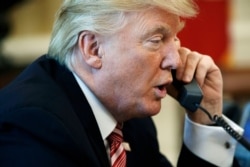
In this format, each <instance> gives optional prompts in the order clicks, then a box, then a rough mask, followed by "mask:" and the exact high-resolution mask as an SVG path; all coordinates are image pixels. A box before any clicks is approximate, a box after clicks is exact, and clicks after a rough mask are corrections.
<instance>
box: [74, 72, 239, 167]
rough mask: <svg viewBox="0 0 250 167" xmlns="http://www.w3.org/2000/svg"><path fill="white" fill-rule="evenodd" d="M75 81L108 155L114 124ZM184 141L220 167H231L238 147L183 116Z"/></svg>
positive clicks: (223, 135)
mask: <svg viewBox="0 0 250 167" xmlns="http://www.w3.org/2000/svg"><path fill="white" fill-rule="evenodd" d="M73 74H74V73H73ZM74 77H75V79H76V81H77V83H78V84H79V86H80V88H81V90H82V91H83V93H84V94H85V96H86V98H87V100H88V102H89V104H90V106H91V109H92V111H93V113H94V116H95V118H96V121H97V124H98V126H99V129H100V132H101V135H102V139H103V141H104V144H105V146H106V148H107V151H108V150H109V148H108V146H107V141H106V138H107V137H108V135H109V134H110V133H111V132H112V131H113V129H114V128H115V126H116V124H117V121H116V120H115V119H114V117H113V116H112V115H111V114H110V112H108V110H107V109H106V108H105V107H104V106H103V105H102V104H101V102H100V101H99V100H98V99H97V98H96V96H95V95H94V94H93V93H92V92H91V91H90V89H89V88H88V87H87V86H86V84H85V83H84V82H83V81H82V80H81V79H80V78H79V77H78V76H77V75H76V74H74ZM224 118H225V119H226V120H227V122H228V123H229V124H230V125H231V126H232V127H233V128H234V129H236V131H237V132H238V133H240V134H242V133H243V129H242V128H241V127H240V126H238V125H236V124H235V123H233V122H232V121H231V120H229V119H227V118H226V117H225V116H224ZM183 137H184V143H185V145H186V146H187V147H188V148H189V150H191V152H193V153H194V154H195V155H197V156H198V157H200V158H202V159H204V160H206V161H208V162H211V163H212V164H214V165H216V166H220V167H230V166H231V165H232V160H233V157H234V153H235V148H236V144H237V143H236V141H235V140H234V139H233V138H232V137H231V136H230V135H229V134H228V133H227V132H226V131H225V130H224V129H223V128H221V127H215V126H205V125H201V124H197V123H195V122H192V121H191V120H190V119H189V118H188V117H187V116H186V118H185V128H184V135H183Z"/></svg>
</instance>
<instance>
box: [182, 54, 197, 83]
mask: <svg viewBox="0 0 250 167" xmlns="http://www.w3.org/2000/svg"><path fill="white" fill-rule="evenodd" d="M201 60H202V55H201V54H199V53H198V52H190V53H189V54H188V55H187V58H186V62H185V66H184V72H183V76H182V80H183V81H185V82H190V81H191V80H192V79H193V78H194V75H195V72H196V71H197V68H198V66H199V65H200V61H201Z"/></svg>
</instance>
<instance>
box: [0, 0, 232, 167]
mask: <svg viewBox="0 0 250 167" xmlns="http://www.w3.org/2000/svg"><path fill="white" fill-rule="evenodd" d="M195 14H196V10H195V5H194V4H193V3H192V1H170V0H165V1H163V0H162V1H160V0H159V1H145V0H137V1H134V0H133V1H132V0H131V1H130V0H127V1H121V0H105V1H104V0H98V1H88V0H68V1H65V2H64V3H63V5H62V7H61V8H60V10H59V13H58V18H57V20H56V22H55V26H54V29H53V34H52V39H51V43H50V46H49V51H48V54H47V55H45V56H42V57H41V58H39V59H38V60H36V61H35V62H34V63H32V64H31V65H30V66H29V67H28V68H27V69H26V70H25V71H24V72H23V73H22V74H21V75H20V76H19V77H17V79H16V80H15V81H13V82H12V83H11V84H10V85H9V86H7V87H6V88H5V89H3V90H2V91H1V92H0V155H1V156H0V165H1V166H12V167H13V166H26V167H27V166H91V167H93V166H95V167H97V166H111V165H112V164H113V162H116V160H117V159H119V158H113V157H110V156H109V154H110V153H112V152H113V149H112V147H113V146H112V145H111V144H109V135H110V134H111V133H112V131H113V130H114V129H116V127H118V126H119V128H120V127H122V132H123V136H124V139H123V140H124V142H125V144H124V143H123V144H122V145H119V146H120V148H121V151H120V153H122V154H120V155H122V157H123V158H122V160H121V161H119V162H118V163H120V164H123V166H128V167H130V166H152V167H156V166H171V165H174V166H175V165H176V164H170V163H169V161H168V160H167V159H166V158H165V157H164V156H163V155H162V154H161V153H160V152H159V146H158V143H157V138H156V129H155V127H154V124H153V122H152V120H151V118H150V116H153V115H155V114H157V113H158V112H159V111H160V108H161V99H162V98H164V97H165V96H166V95H167V94H168V93H169V95H171V96H173V97H175V93H174V92H176V91H178V90H174V88H173V87H172V85H171V84H172V81H173V77H172V73H171V71H172V70H174V69H175V70H176V78H177V79H178V80H181V81H183V82H186V83H189V82H191V80H192V79H193V78H196V80H197V82H198V83H199V85H200V87H201V89H202V91H203V93H204V97H203V99H202V102H201V105H202V106H203V107H205V108H206V109H207V110H208V111H209V112H210V113H211V114H212V115H215V114H217V115H221V114H222V113H221V112H222V77H221V73H220V70H219V68H218V67H217V66H216V65H215V64H214V62H213V60H212V59H211V58H210V57H209V56H206V55H202V54H199V53H197V52H192V51H190V50H189V49H187V48H185V47H182V46H180V41H179V39H178V38H177V34H178V32H179V31H180V30H181V29H182V27H183V21H182V19H183V18H188V17H192V16H194V15H195ZM194 35H195V34H194ZM169 112H171V111H169ZM117 123H118V124H119V125H117ZM185 124H186V126H185V133H184V143H183V148H182V151H181V153H180V158H179V162H178V166H197V165H198V166H231V165H233V154H234V150H235V148H234V147H235V141H234V140H233V139H232V138H231V137H230V136H229V135H228V134H227V133H226V132H225V131H224V130H223V129H222V128H219V127H215V126H210V125H212V124H213V122H212V121H211V120H210V119H209V118H208V117H207V115H206V114H203V113H202V112H201V111H197V112H194V113H192V112H190V111H187V117H186V123H185ZM116 130H117V129H116ZM119 133H121V132H120V131H119ZM120 135H121V136H122V134H120ZM225 143H227V145H228V147H225V145H224V144H225ZM124 145H125V146H124ZM124 150H126V153H125V154H124ZM112 166H113V165H112Z"/></svg>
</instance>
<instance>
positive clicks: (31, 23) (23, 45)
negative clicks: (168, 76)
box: [0, 0, 250, 164]
mask: <svg viewBox="0 0 250 167" xmlns="http://www.w3.org/2000/svg"><path fill="white" fill-rule="evenodd" d="M61 1H62V0H52V1H51V0H23V1H18V0H17V1H16V2H15V1H14V0H9V1H8V2H9V3H13V5H10V4H9V6H8V8H7V7H5V8H4V7H3V5H2V7H1V10H2V11H1V17H0V19H1V23H3V26H4V27H5V28H1V29H0V30H1V34H4V35H1V36H0V37H1V39H0V87H3V86H4V85H6V84H7V83H9V82H10V81H11V80H12V79H13V78H14V77H15V76H16V75H17V74H18V73H19V72H20V71H21V70H22V69H23V68H24V67H25V66H27V65H28V64H29V63H31V62H32V61H33V60H34V59H36V58H37V57H38V56H40V55H42V54H44V53H46V52H47V48H48V44H49V40H50V33H51V29H52V23H53V20H54V17H55V12H56V10H57V8H58V7H59V5H60V3H61ZM17 2H18V3H17ZM197 3H198V5H199V6H200V15H199V16H198V17H197V18H196V19H195V20H189V21H187V24H186V28H185V29H184V31H183V32H182V33H181V34H180V38H181V40H182V44H183V45H185V46H188V47H190V48H191V49H194V50H197V51H200V52H202V53H206V54H210V55H211V56H213V58H214V60H215V61H216V63H217V64H218V65H219V66H220V67H221V69H222V72H223V78H224V94H225V103H226V102H227V101H229V102H232V103H231V104H234V106H235V105H236V106H237V107H239V108H241V107H242V106H244V104H245V103H246V102H247V101H248V100H249V98H250V96H249V95H250V86H249V85H250V66H249V65H250V31H249V29H250V17H249V16H250V10H249V9H248V8H249V6H250V1H249V0H197ZM7 25H8V26H9V28H8V30H7V31H6V27H8V26H7ZM4 32H6V33H4ZM162 105H163V107H162V111H161V112H160V114H159V115H157V116H155V117H154V119H155V122H156V126H157V127H158V129H159V132H158V133H159V134H158V135H159V140H160V147H161V150H162V152H163V153H164V154H166V155H167V156H168V157H169V159H170V161H172V162H173V163H174V164H175V163H176V160H177V156H178V153H179V149H180V143H181V141H182V123H183V117H184V112H183V109H182V108H181V107H180V106H179V105H178V103H177V102H175V101H174V100H173V99H171V98H170V97H167V98H165V99H164V100H163V103H162Z"/></svg>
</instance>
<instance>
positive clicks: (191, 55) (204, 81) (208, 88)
mask: <svg viewBox="0 0 250 167" xmlns="http://www.w3.org/2000/svg"><path fill="white" fill-rule="evenodd" d="M179 54H180V59H181V64H180V66H179V67H178V68H177V70H176V78H177V79H178V80H180V81H183V82H185V83H189V82H191V81H192V79H193V78H195V79H196V80H197V82H198V84H199V86H200V87H201V89H202V91H203V99H202V102H201V106H203V107H204V108H205V109H207V110H208V112H209V113H210V114H211V115H212V116H213V115H215V114H217V115H221V114H222V86H223V81H222V76H221V72H220V69H219V68H218V67H217V66H216V64H215V63H214V61H213V60H212V58H211V57H209V56H207V55H202V54H200V53H197V52H192V51H190V50H189V49H187V48H184V47H180V49H179ZM187 113H188V116H189V118H190V119H191V120H192V121H194V122H197V123H200V124H206V125H208V124H212V123H213V122H212V121H211V120H210V119H209V118H208V116H207V115H206V114H205V113H203V112H202V111H196V112H194V113H193V112H189V111H187Z"/></svg>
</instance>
